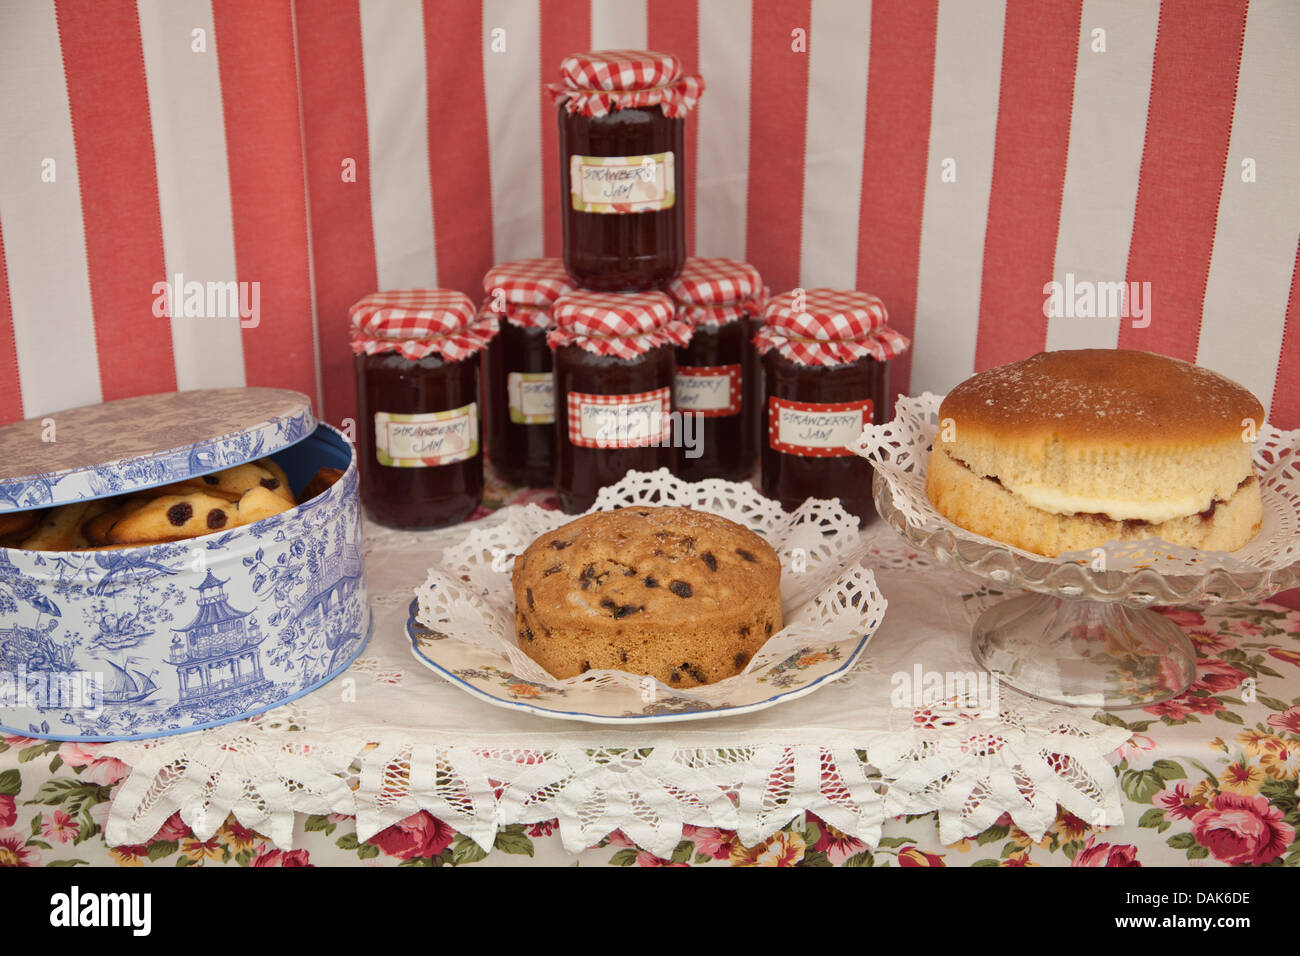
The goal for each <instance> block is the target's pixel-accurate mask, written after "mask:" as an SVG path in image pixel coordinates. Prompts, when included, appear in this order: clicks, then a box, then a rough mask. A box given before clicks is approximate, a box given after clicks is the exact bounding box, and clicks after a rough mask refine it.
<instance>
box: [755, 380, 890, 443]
mask: <svg viewBox="0 0 1300 956" xmlns="http://www.w3.org/2000/svg"><path fill="white" fill-rule="evenodd" d="M767 402H768V429H767V433H768V440H769V441H770V442H771V444H772V447H773V448H774V449H776V450H777V451H779V452H784V453H785V454H787V455H801V456H803V457H805V458H845V457H847V456H849V455H852V454H853V452H851V451H849V449H848V445H849V444H850V443H852V442H854V441H856V440H857V439H858V436H860V435H861V434H862V426H863V425H865V424H867V423H868V422H870V421H871V420H872V415H873V408H872V404H871V399H869V398H865V399H862V400H861V401H857V402H796V401H792V400H790V399H788V398H777V397H776V396H775V395H773V396H772V397H770V398H769V399H768V400H767Z"/></svg>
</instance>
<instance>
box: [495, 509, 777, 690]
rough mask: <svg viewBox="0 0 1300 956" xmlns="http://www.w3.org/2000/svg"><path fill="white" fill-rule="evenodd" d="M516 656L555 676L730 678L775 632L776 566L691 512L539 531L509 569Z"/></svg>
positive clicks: (736, 528) (636, 513)
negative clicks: (609, 673) (604, 672)
mask: <svg viewBox="0 0 1300 956" xmlns="http://www.w3.org/2000/svg"><path fill="white" fill-rule="evenodd" d="M513 584H514V592H515V629H516V633H517V635H518V639H519V646H520V648H521V649H522V650H523V651H524V653H526V654H527V655H528V656H529V657H531V658H532V659H533V660H535V661H537V663H539V664H541V665H542V667H544V668H546V670H547V671H549V672H550V673H551V674H552V675H554V676H555V677H558V678H567V677H576V676H577V675H579V674H582V673H584V672H586V671H588V670H601V669H610V670H621V671H629V672H631V673H634V674H648V675H651V676H653V677H656V678H658V679H659V680H661V681H663V682H664V683H666V684H669V685H671V686H673V687H694V686H696V685H698V684H711V683H713V682H714V681H718V680H722V679H723V678H725V677H731V676H732V675H734V674H737V673H739V672H740V671H741V670H743V669H744V667H745V665H746V664H747V663H748V662H749V660H750V658H752V657H753V656H754V653H755V652H756V651H757V650H758V649H759V648H760V647H762V646H763V644H764V643H765V642H766V641H767V639H768V638H769V637H771V636H772V635H773V634H775V633H776V632H777V631H779V630H780V629H781V627H782V621H781V563H780V561H779V559H778V558H777V556H776V552H775V551H773V550H772V548H771V546H770V545H768V543H767V542H766V541H764V540H763V539H762V538H761V537H759V536H758V535H757V534H755V533H754V532H752V531H750V530H748V529H746V528H743V527H741V526H740V525H738V524H736V523H735V522H732V521H728V520H727V519H726V518H721V517H719V516H717V515H714V514H709V513H707V512H702V511H693V510H691V509H689V508H652V507H635V508H621V509H618V510H616V511H602V512H597V513H595V514H590V515H585V516H584V517H581V518H578V519H577V520H575V521H571V522H569V523H568V524H566V525H564V526H562V527H560V528H557V529H556V530H554V531H551V532H548V533H546V534H544V535H542V536H541V537H539V538H538V539H537V540H536V541H534V542H533V543H532V544H531V545H529V546H528V548H527V550H525V551H524V553H523V554H521V555H520V556H519V557H518V558H517V559H516V560H515V568H514V577H513Z"/></svg>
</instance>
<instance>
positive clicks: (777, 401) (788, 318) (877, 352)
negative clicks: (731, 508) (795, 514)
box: [754, 289, 911, 524]
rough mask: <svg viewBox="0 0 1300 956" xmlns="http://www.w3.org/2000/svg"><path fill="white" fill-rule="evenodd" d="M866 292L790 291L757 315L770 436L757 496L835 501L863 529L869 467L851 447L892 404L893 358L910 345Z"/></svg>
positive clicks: (868, 512) (868, 508) (868, 507)
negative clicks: (760, 317)
mask: <svg viewBox="0 0 1300 956" xmlns="http://www.w3.org/2000/svg"><path fill="white" fill-rule="evenodd" d="M887 319H888V316H887V314H886V312H885V307H884V304H883V303H882V302H881V301H880V300H879V299H878V298H876V297H875V296H874V295H869V294H868V293H865V292H855V291H841V290H836V289H812V290H809V291H808V292H805V291H804V290H803V289H795V290H794V291H792V292H787V293H785V294H784V295H780V296H777V297H776V298H774V299H772V300H771V302H769V303H768V305H767V307H766V309H765V310H764V312H763V327H762V329H760V330H759V332H758V334H757V335H756V336H755V337H754V344H755V346H756V347H757V348H758V350H759V351H760V353H762V355H763V371H764V379H765V382H764V386H765V390H766V398H767V403H766V404H767V434H766V436H765V440H763V441H762V447H763V455H762V459H763V479H762V489H763V494H764V495H766V496H767V497H769V498H774V499H776V500H777V501H779V502H781V506H782V507H783V508H785V509H786V510H787V511H792V510H794V509H795V508H797V507H799V505H801V504H802V503H803V501H804V499H806V498H839V499H840V503H841V504H842V505H843V506H844V509H845V510H846V511H848V512H849V513H850V514H853V515H857V517H858V518H859V519H860V520H861V521H862V522H863V523H864V524H865V523H866V522H868V521H871V520H872V519H874V517H875V513H876V510H875V505H874V503H873V502H872V498H871V482H872V477H873V475H872V471H873V470H872V467H871V463H870V462H869V461H867V460H866V459H865V458H862V457H860V456H858V455H856V454H854V453H853V452H852V451H851V450H850V449H849V447H848V446H849V444H850V443H852V442H853V441H855V440H856V439H857V438H858V436H860V435H861V434H862V428H863V426H864V425H866V424H868V423H875V424H882V423H883V422H884V418H885V415H886V414H887V409H888V403H889V360H890V359H892V358H893V357H894V356H896V355H900V354H902V353H903V352H904V351H906V350H907V348H908V346H909V345H910V344H911V343H910V342H909V340H908V339H907V337H906V336H904V335H901V334H900V333H898V332H896V331H894V330H893V329H891V328H889V327H888V326H887V325H886V321H887Z"/></svg>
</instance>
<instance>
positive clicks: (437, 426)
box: [349, 289, 497, 530]
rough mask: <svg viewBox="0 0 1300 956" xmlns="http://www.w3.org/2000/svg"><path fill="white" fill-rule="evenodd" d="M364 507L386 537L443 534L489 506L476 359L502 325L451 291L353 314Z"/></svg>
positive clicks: (380, 303)
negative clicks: (394, 532) (406, 532)
mask: <svg viewBox="0 0 1300 956" xmlns="http://www.w3.org/2000/svg"><path fill="white" fill-rule="evenodd" d="M349 315H350V318H351V323H352V342H351V345H352V351H353V353H354V354H355V355H356V369H357V399H358V406H359V407H358V412H359V414H358V416H357V450H358V456H357V457H358V460H359V461H360V463H361V501H362V504H363V505H364V506H365V509H366V513H367V514H368V515H369V516H370V518H371V520H373V521H376V522H378V523H379V524H382V525H386V526H388V527H390V528H406V529H411V530H417V529H421V528H438V527H442V526H444V525H449V524H456V523H457V522H460V521H464V520H465V519H466V518H468V517H469V516H470V514H471V513H472V512H473V511H474V509H475V508H477V507H478V506H479V504H480V503H481V502H482V500H483V458H482V456H481V455H480V454H479V353H480V352H481V351H482V349H483V348H485V347H486V346H487V344H488V343H489V342H490V341H491V339H492V337H493V336H494V335H495V334H496V331H497V327H496V319H495V318H493V317H492V316H491V315H476V314H475V311H474V305H473V303H472V302H470V300H469V299H468V297H466V296H464V295H462V294H461V293H459V292H452V291H449V290H446V289H399V290H395V291H391V292H377V293H375V294H374V295H368V296H366V297H365V298H364V299H362V300H361V301H360V302H358V303H357V304H356V305H354V306H352V308H351V309H350V310H349Z"/></svg>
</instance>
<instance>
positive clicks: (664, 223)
mask: <svg viewBox="0 0 1300 956" xmlns="http://www.w3.org/2000/svg"><path fill="white" fill-rule="evenodd" d="M559 112H560V160H561V162H560V190H561V192H560V200H561V202H562V203H563V204H564V205H563V209H564V214H563V217H562V229H563V241H564V247H563V248H564V267H565V268H566V269H567V270H568V272H569V275H570V276H571V277H572V278H573V280H574V282H576V283H577V284H578V285H580V286H583V287H585V288H588V289H595V290H602V291H611V292H617V291H621V290H626V289H653V288H655V287H656V286H658V285H660V284H662V283H664V282H667V281H668V280H669V279H671V278H672V277H673V276H675V275H677V273H678V272H680V271H681V268H682V263H683V262H685V261H686V216H685V209H686V206H685V201H684V199H685V197H684V190H685V188H686V176H685V171H684V167H683V165H682V157H683V156H684V151H683V146H684V142H685V131H684V127H685V125H686V124H685V121H684V120H680V119H669V118H668V117H666V116H664V115H663V113H662V112H661V111H660V110H659V109H658V108H657V107H656V108H653V109H626V110H615V111H613V112H612V113H609V114H607V115H605V116H601V117H589V116H583V115H582V114H580V113H572V114H570V113H566V112H565V109H564V107H563V106H561V107H560V111H559ZM609 157H615V158H617V160H618V165H617V166H612V167H606V166H603V165H601V164H598V163H593V162H591V160H594V159H608V158H609ZM647 158H649V159H650V161H651V163H652V164H653V168H654V169H655V174H654V175H655V177H656V178H658V179H662V178H664V176H665V175H666V174H667V167H670V168H671V169H672V182H673V186H674V189H675V195H674V198H673V200H672V204H671V205H663V203H665V202H667V199H661V200H659V202H658V205H659V206H660V208H648V209H644V210H642V211H638V212H633V211H626V212H624V211H620V210H619V209H618V208H617V207H618V206H627V205H628V203H626V202H622V201H621V200H622V199H624V198H625V197H627V196H628V195H630V193H629V189H634V188H635V187H636V186H637V185H639V180H640V177H641V175H642V170H644V169H647V168H649V167H646V166H644V165H643V163H644V161H645V160H646V159H647ZM670 159H671V163H669V162H668V161H669V160H670ZM608 169H612V170H616V171H615V172H607V171H606V170H608ZM575 174H576V182H577V187H576V189H575ZM629 174H630V175H631V177H632V179H631V182H630V183H627V182H620V181H618V180H617V177H619V176H628V175H629ZM610 180H614V181H612V182H611V181H610ZM600 200H604V202H601V201H600ZM580 205H581V206H582V207H584V208H579V206H580ZM587 210H591V211H587Z"/></svg>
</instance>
